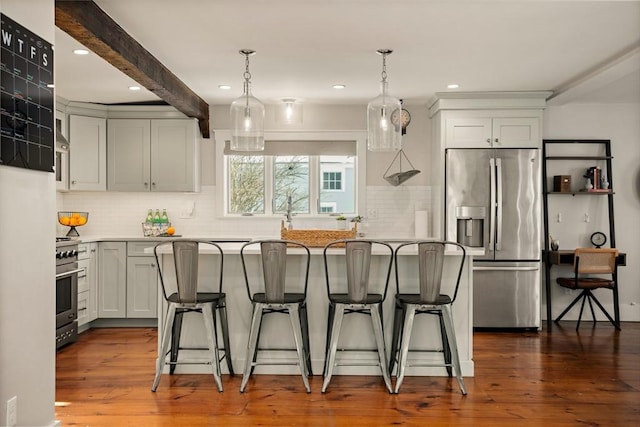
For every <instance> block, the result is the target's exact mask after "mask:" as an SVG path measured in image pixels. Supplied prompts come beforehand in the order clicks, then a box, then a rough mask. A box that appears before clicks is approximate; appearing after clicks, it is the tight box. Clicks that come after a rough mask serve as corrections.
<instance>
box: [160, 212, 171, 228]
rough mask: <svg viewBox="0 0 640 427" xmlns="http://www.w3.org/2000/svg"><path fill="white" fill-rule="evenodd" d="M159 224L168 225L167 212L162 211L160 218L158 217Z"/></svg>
mask: <svg viewBox="0 0 640 427" xmlns="http://www.w3.org/2000/svg"><path fill="white" fill-rule="evenodd" d="M160 223H161V224H169V217H168V216H167V210H166V209H162V216H161V217H160Z"/></svg>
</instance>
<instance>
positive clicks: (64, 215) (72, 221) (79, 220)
mask: <svg viewBox="0 0 640 427" xmlns="http://www.w3.org/2000/svg"><path fill="white" fill-rule="evenodd" d="M88 220H89V212H58V222H59V223H60V224H62V225H65V226H67V227H71V228H70V229H69V232H68V233H67V236H68V237H77V236H79V234H78V230H76V227H81V226H83V225H85V224H86V223H87V221H88Z"/></svg>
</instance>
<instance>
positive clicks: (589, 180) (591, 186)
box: [584, 178, 593, 191]
mask: <svg viewBox="0 0 640 427" xmlns="http://www.w3.org/2000/svg"><path fill="white" fill-rule="evenodd" d="M584 188H585V189H586V190H587V191H588V190H592V189H593V184H592V183H591V179H590V178H587V183H586V184H585V185H584Z"/></svg>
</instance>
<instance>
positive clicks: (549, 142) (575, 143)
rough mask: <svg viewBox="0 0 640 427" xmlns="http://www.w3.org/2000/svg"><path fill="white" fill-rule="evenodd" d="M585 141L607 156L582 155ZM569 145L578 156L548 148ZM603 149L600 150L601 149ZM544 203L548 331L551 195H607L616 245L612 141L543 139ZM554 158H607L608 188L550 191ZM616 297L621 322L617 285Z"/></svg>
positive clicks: (611, 238) (611, 237)
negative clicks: (552, 152)
mask: <svg viewBox="0 0 640 427" xmlns="http://www.w3.org/2000/svg"><path fill="white" fill-rule="evenodd" d="M585 144H589V145H591V146H594V145H599V146H601V147H602V148H604V156H600V155H598V156H585V155H581V154H582V153H581V152H582V151H584V150H581V148H580V147H581V146H584V145H585ZM553 145H555V146H559V145H564V146H569V147H571V148H572V149H573V148H575V151H576V155H575V156H567V155H562V156H553V155H549V154H548V151H549V150H548V148H549V147H550V146H553ZM600 151H601V150H600ZM542 158H543V162H542V176H543V181H542V195H543V197H542V202H543V217H544V248H543V251H542V260H543V261H544V265H545V291H546V301H547V330H548V331H550V330H551V324H552V322H553V319H552V317H551V277H550V276H551V263H550V262H549V253H550V251H549V245H550V241H549V196H554V197H555V196H558V197H563V196H565V197H566V196H571V197H575V196H592V197H593V196H595V197H598V196H600V197H602V196H606V197H607V203H608V208H609V244H610V247H612V248H615V247H616V232H615V221H614V218H615V217H614V215H613V195H614V194H615V192H614V186H613V177H612V170H613V169H612V160H613V157H612V156H611V141H610V140H608V139H543V140H542ZM555 161H604V162H605V165H606V173H607V177H608V181H609V188H608V191H598V192H589V191H571V192H559V191H550V190H549V178H550V177H549V176H548V175H547V163H548V162H555ZM617 276H618V270H617V266H616V270H615V273H614V280H615V281H616V283H617V281H618V279H617ZM613 298H614V312H615V320H616V323H618V324H620V308H619V305H618V287H617V286H616V287H615V288H614V290H613Z"/></svg>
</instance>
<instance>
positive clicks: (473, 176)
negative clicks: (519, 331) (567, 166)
mask: <svg viewBox="0 0 640 427" xmlns="http://www.w3.org/2000/svg"><path fill="white" fill-rule="evenodd" d="M445 168H446V196H445V197H446V201H445V205H446V212H445V221H446V227H447V229H446V237H447V239H448V240H453V241H458V242H460V243H463V244H466V245H469V246H478V247H480V246H482V247H484V249H485V255H484V256H479V257H474V262H473V326H474V327H479V328H538V329H539V328H540V265H541V262H540V258H541V248H540V240H541V239H540V237H541V236H540V215H541V213H540V196H541V194H540V187H541V183H540V179H541V178H540V176H541V175H540V174H541V172H540V159H539V150H538V149H528V148H526V149H448V150H447V152H446V165H445Z"/></svg>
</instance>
